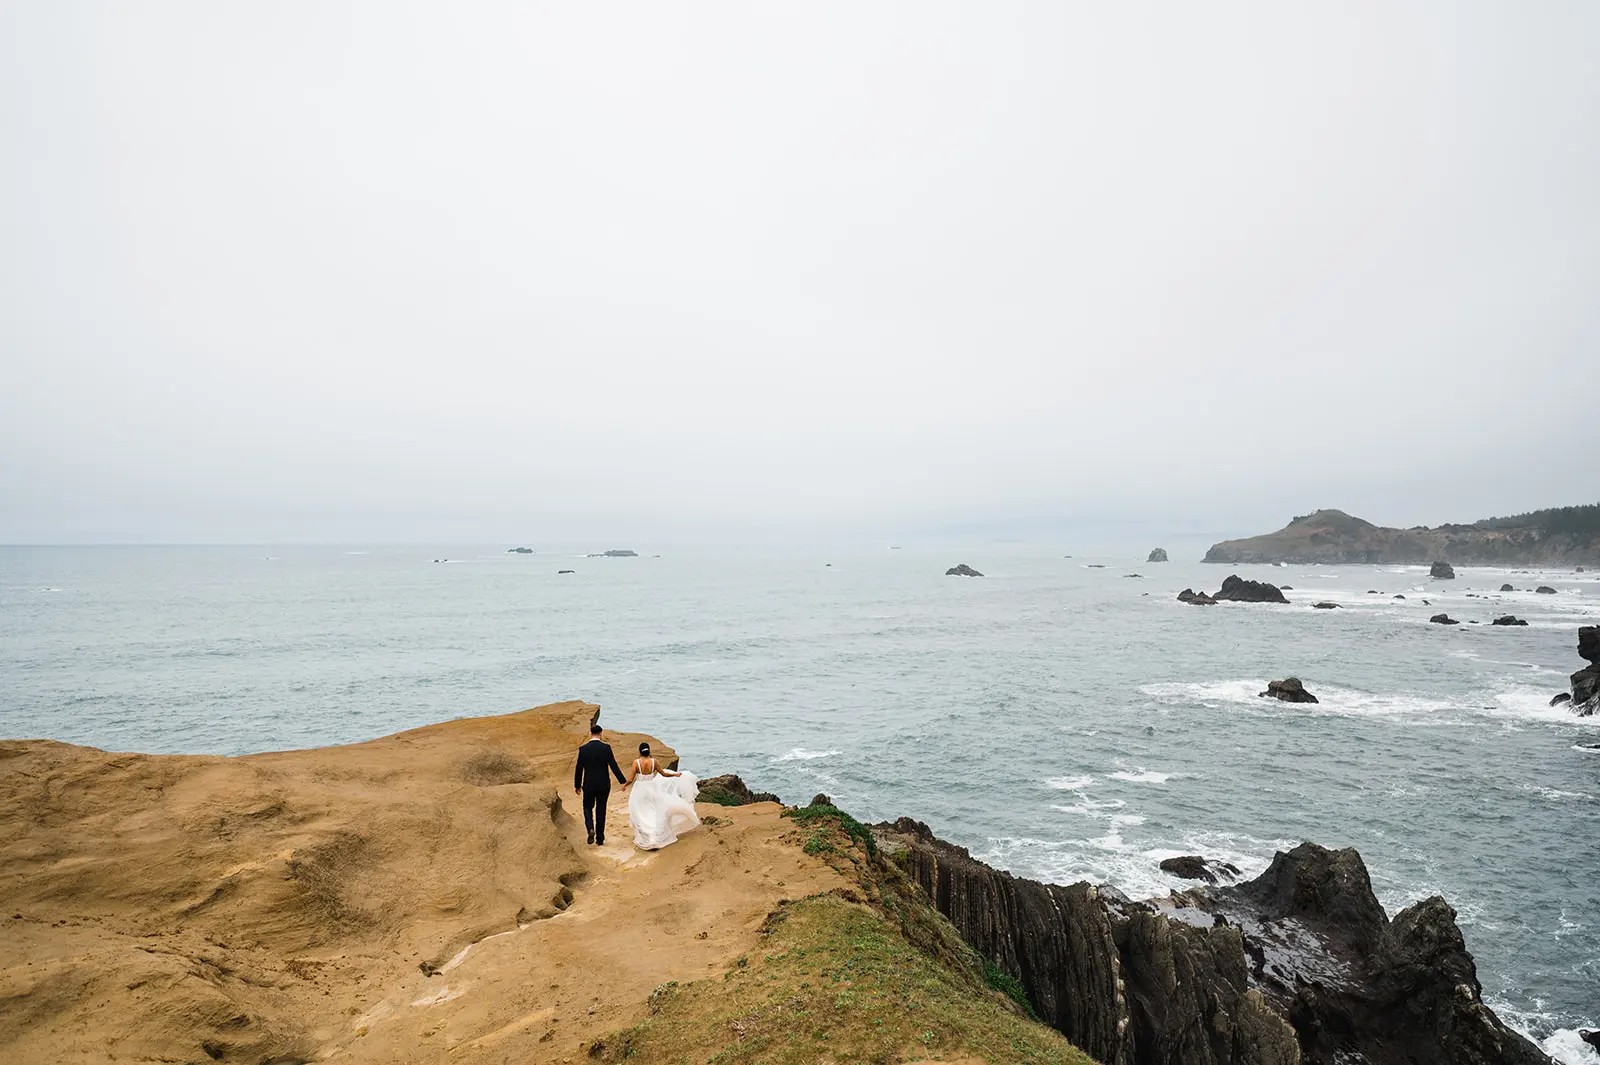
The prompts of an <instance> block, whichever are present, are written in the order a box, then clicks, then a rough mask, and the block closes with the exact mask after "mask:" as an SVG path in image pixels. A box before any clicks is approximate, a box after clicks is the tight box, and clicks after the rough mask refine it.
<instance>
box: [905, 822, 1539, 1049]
mask: <svg viewBox="0 0 1600 1065" xmlns="http://www.w3.org/2000/svg"><path fill="white" fill-rule="evenodd" d="M876 831H877V832H878V833H879V841H880V844H881V846H882V847H883V849H884V850H885V851H886V852H890V853H893V854H894V856H895V861H896V862H897V864H899V865H900V867H901V868H902V869H903V870H904V871H905V872H906V874H907V875H908V876H909V877H910V878H911V880H912V881H913V883H915V884H916V885H917V886H918V887H919V888H920V889H921V890H922V891H923V892H924V893H925V894H926V896H927V898H928V899H929V901H930V902H931V903H932V904H933V906H934V907H935V908H936V909H937V910H939V912H940V913H942V914H944V915H945V916H946V917H947V918H949V920H950V922H951V923H952V924H953V925H954V927H955V929H956V931H957V932H959V933H960V934H961V936H962V937H963V938H964V939H966V941H967V942H968V943H969V944H971V946H972V947H973V948H974V949H975V950H976V951H977V952H978V954H979V955H980V956H982V957H983V958H984V959H986V960H988V961H990V962H992V963H993V964H995V965H997V966H998V967H999V968H1000V969H1002V970H1004V971H1005V972H1007V973H1009V974H1010V975H1012V976H1014V977H1015V978H1016V979H1018V980H1019V981H1020V982H1021V983H1022V985H1023V987H1024V989H1025V990H1026V991H1027V993H1028V998H1029V1000H1030V1001H1031V1002H1032V1004H1033V1006H1034V1008H1035V1009H1036V1010H1037V1012H1038V1014H1039V1016H1040V1018H1041V1019H1043V1020H1044V1021H1045V1022H1046V1023H1048V1024H1050V1025H1051V1026H1052V1027H1054V1028H1056V1029H1057V1030H1058V1031H1060V1032H1062V1033H1063V1034H1064V1035H1066V1037H1067V1038H1068V1039H1070V1040H1072V1041H1073V1042H1074V1043H1076V1044H1077V1045H1078V1046H1079V1047H1081V1048H1082V1049H1083V1050H1084V1051H1085V1052H1087V1053H1088V1054H1090V1055H1091V1056H1092V1057H1094V1058H1095V1059H1096V1060H1098V1061H1100V1062H1103V1063H1104V1065H1300V1063H1304V1065H1336V1063H1340V1065H1342V1063H1347V1062H1363V1063H1365V1065H1549V1059H1548V1058H1546V1057H1545V1056H1544V1055H1543V1054H1542V1053H1540V1051H1539V1050H1538V1049H1537V1048H1535V1047H1534V1046H1533V1044H1531V1043H1529V1042H1528V1041H1527V1040H1526V1039H1524V1038H1522V1037H1521V1036H1520V1035H1518V1034H1517V1033H1515V1032H1513V1031H1512V1030H1510V1029H1509V1028H1507V1027H1506V1026H1505V1025H1504V1024H1502V1023H1501V1022H1500V1020H1499V1018H1498V1017H1496V1016H1495V1014H1494V1011H1493V1010H1491V1009H1490V1008H1489V1007H1488V1006H1487V1005H1485V1004H1484V1002H1483V1000H1482V997H1481V990H1480V987H1479V984H1478V979H1477V972H1476V969H1475V967H1474V965H1473V961H1472V957H1471V955H1469V954H1468V953H1467V951H1466V948H1465V945H1464V944H1463V942H1462V939H1461V933H1460V930H1459V929H1458V928H1457V927H1456V924H1455V914H1454V912H1453V911H1452V910H1451V909H1450V907H1449V906H1448V905H1447V904H1445V902H1444V901H1443V900H1442V899H1438V898H1431V899H1427V900H1425V901H1423V902H1420V903H1418V904H1417V905H1415V906H1412V907H1410V908H1409V909H1406V910H1403V911H1401V912H1400V913H1398V914H1396V915H1395V917H1394V918H1393V919H1392V920H1391V919H1389V918H1388V917H1387V916H1386V915H1385V914H1384V911H1383V908H1382V907H1381V906H1380V905H1379V904H1378V901H1377V899H1376V897H1374V895H1373V893H1372V887H1371V884H1370V882H1369V880H1368V878H1367V872H1366V868H1365V866H1364V865H1363V864H1362V862H1361V858H1360V856H1359V855H1358V854H1356V852H1355V851H1353V850H1344V851H1330V850H1326V849H1324V848H1322V847H1318V846H1315V845H1314V844H1309V843H1307V844H1302V845H1301V846H1299V847H1296V848H1295V849H1294V850H1292V851H1289V852H1288V853H1286V854H1279V855H1277V856H1276V857H1275V858H1274V859H1273V862H1272V866H1271V868H1269V869H1268V870H1267V871H1266V873H1264V874H1262V876H1260V877H1258V878H1257V879H1255V880H1253V881H1250V882H1249V883H1246V884H1242V885H1239V886H1237V887H1227V888H1205V887H1197V888H1194V889H1191V890H1188V891H1183V892H1179V893H1176V894H1174V895H1172V896H1170V897H1168V898H1165V899H1159V900H1152V901H1151V902H1148V903H1142V902H1134V901H1132V900H1130V899H1128V898H1127V897H1126V896H1124V895H1122V894H1121V893H1119V892H1117V891H1115V890H1113V889H1110V888H1096V887H1093V886H1091V885H1089V884H1084V883H1079V884H1073V885H1071V886H1068V887H1061V886H1057V885H1053V884H1041V883H1039V882H1037V881H1033V880H1025V879H1022V878H1020V877H1014V876H1012V875H1010V874H1009V873H1005V872H1001V871H999V870H996V869H992V868H990V867H989V866H987V865H985V864H983V863H982V862H979V861H976V860H974V859H973V858H972V857H971V855H969V854H968V853H967V851H966V850H964V849H963V848H961V847H956V846H953V845H951V844H948V843H944V842H942V841H940V840H938V839H936V838H934V837H933V835H932V833H931V832H929V831H928V828H927V826H926V825H923V824H921V823H920V822H916V821H910V820H909V819H906V818H902V819H901V820H900V821H898V822H896V823H895V824H894V825H893V826H890V825H880V826H878V827H877V829H876ZM1180 861H1184V862H1187V861H1188V859H1187V858H1185V859H1180Z"/></svg>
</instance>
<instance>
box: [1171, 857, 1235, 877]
mask: <svg viewBox="0 0 1600 1065" xmlns="http://www.w3.org/2000/svg"><path fill="white" fill-rule="evenodd" d="M1161 871H1162V872H1163V873H1171V874H1172V875H1173V876H1176V877H1179V878H1181V879H1183V880H1204V881H1205V882H1206V883H1208V884H1215V883H1217V882H1218V881H1219V880H1221V879H1222V878H1223V877H1224V876H1228V877H1235V876H1238V875H1239V867H1238V866H1237V865H1234V864H1232V863H1231V862H1213V861H1210V860H1209V859H1206V858H1202V857H1201V856H1200V855H1198V854H1185V855H1182V856H1181V857H1178V858H1167V859H1164V860H1163V861H1162V862H1161Z"/></svg>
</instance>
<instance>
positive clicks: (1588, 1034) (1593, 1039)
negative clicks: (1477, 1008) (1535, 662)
mask: <svg viewBox="0 0 1600 1065" xmlns="http://www.w3.org/2000/svg"><path fill="white" fill-rule="evenodd" d="M1578 572H1579V573H1582V572H1583V567H1582V566H1579V567H1578ZM1578 1038H1579V1039H1582V1040H1583V1041H1584V1042H1585V1043H1588V1044H1589V1045H1590V1046H1592V1047H1594V1048H1595V1049H1596V1050H1600V1029H1596V1028H1584V1029H1582V1030H1581V1031H1579V1032H1578Z"/></svg>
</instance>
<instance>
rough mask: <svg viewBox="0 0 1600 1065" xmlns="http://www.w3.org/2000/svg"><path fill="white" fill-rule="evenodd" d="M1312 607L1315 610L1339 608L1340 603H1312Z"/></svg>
mask: <svg viewBox="0 0 1600 1065" xmlns="http://www.w3.org/2000/svg"><path fill="white" fill-rule="evenodd" d="M1311 609H1313V610H1338V609H1339V604H1338V603H1312V604H1311Z"/></svg>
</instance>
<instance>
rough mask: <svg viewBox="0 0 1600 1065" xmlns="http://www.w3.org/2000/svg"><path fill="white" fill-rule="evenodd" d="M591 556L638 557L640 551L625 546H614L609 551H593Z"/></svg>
mask: <svg viewBox="0 0 1600 1065" xmlns="http://www.w3.org/2000/svg"><path fill="white" fill-rule="evenodd" d="M589 557H590V558H638V557H639V552H637V551H630V550H628V549H627V548H624V547H613V548H612V549H611V550H609V551H591V552H590V553H589Z"/></svg>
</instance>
